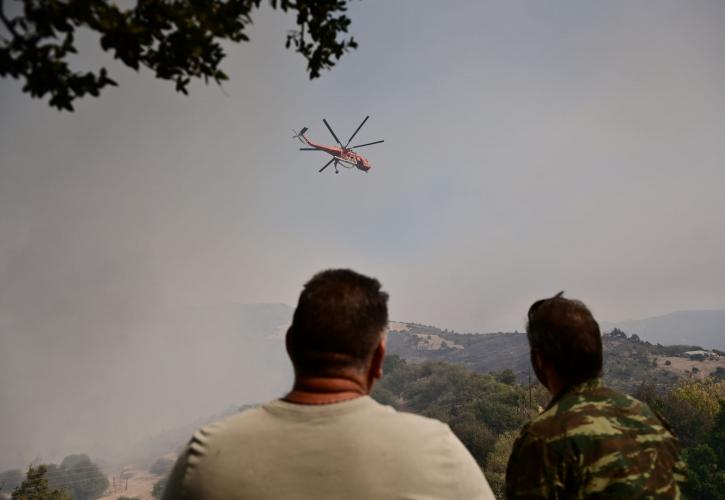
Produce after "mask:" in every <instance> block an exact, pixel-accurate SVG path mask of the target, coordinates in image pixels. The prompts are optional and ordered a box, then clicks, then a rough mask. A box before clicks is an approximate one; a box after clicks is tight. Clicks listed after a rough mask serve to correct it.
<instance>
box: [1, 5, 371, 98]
mask: <svg viewBox="0 0 725 500" xmlns="http://www.w3.org/2000/svg"><path fill="white" fill-rule="evenodd" d="M16 1H17V3H22V7H23V13H22V15H19V16H16V17H8V14H7V13H6V11H5V9H4V0H0V22H1V23H2V26H4V28H5V30H6V31H7V33H6V36H2V34H1V33H0V76H11V77H13V78H18V79H24V80H25V85H24V86H23V91H24V92H27V93H29V94H30V95H31V96H32V97H43V96H45V95H46V94H49V95H50V105H51V106H53V107H56V108H58V109H59V110H68V111H72V110H73V105H72V103H73V101H74V100H75V99H77V98H79V97H83V96H85V95H87V94H90V95H92V96H95V97H97V96H98V95H99V94H100V91H101V90H102V89H103V88H105V87H106V86H108V85H116V82H115V81H114V80H112V79H111V78H110V77H109V76H108V73H107V70H106V69H105V68H103V67H102V68H100V69H99V70H98V71H96V72H86V73H81V72H76V71H74V70H72V69H71V68H70V67H69V65H68V57H69V55H70V54H74V53H76V52H77V49H76V45H75V33H76V30H77V29H79V28H87V29H89V30H91V31H94V32H96V33H98V34H100V43H101V47H102V48H103V50H105V51H110V52H111V53H112V54H113V56H114V58H116V59H119V60H120V61H121V62H123V64H125V65H126V66H129V67H131V68H133V69H135V70H138V69H139V68H140V67H141V66H145V67H147V68H148V69H150V70H152V71H153V72H154V73H155V75H156V77H157V78H161V79H164V80H171V81H173V82H174V84H175V87H176V90H177V91H179V92H182V93H184V94H186V93H187V92H188V91H187V86H188V84H189V83H190V81H191V79H192V78H201V79H203V80H204V81H205V82H208V81H209V80H210V79H211V80H214V81H215V82H216V83H218V84H219V83H221V82H222V81H223V80H227V79H228V77H227V75H226V73H224V71H223V70H222V69H221V68H220V64H221V61H222V60H223V59H224V57H225V53H224V50H223V48H222V45H221V42H223V41H231V42H242V41H248V40H249V38H248V36H247V35H246V33H245V30H246V27H247V26H248V25H249V24H250V23H251V22H252V19H251V13H252V11H253V10H254V9H256V8H259V6H260V5H261V3H262V0H227V1H223V0H209V1H198V0H144V1H140V2H138V3H136V5H135V7H132V8H129V9H123V8H121V7H119V6H118V5H117V3H116V2H112V1H109V0H65V1H63V0H46V1H42V2H38V1H35V0H16ZM348 2H349V0H296V1H293V0H270V2H269V3H270V5H271V7H272V8H274V9H277V8H279V9H281V10H282V11H285V12H286V11H294V12H296V23H297V27H296V29H293V30H290V31H289V32H288V34H287V41H286V47H287V48H289V47H294V49H295V50H296V51H297V52H299V53H300V54H302V55H303V56H304V57H305V59H306V60H307V69H308V72H309V75H310V78H317V77H319V76H320V71H321V70H322V69H329V68H331V67H333V66H334V65H335V60H338V59H340V57H341V56H342V55H343V54H344V53H345V52H346V51H347V50H349V49H353V48H355V47H357V43H356V42H355V40H354V39H353V37H350V38H342V39H341V40H339V39H338V35H340V34H344V33H347V30H348V27H349V25H350V19H349V18H348V17H347V16H346V15H345V12H346V11H347V5H348Z"/></svg>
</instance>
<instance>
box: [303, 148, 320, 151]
mask: <svg viewBox="0 0 725 500" xmlns="http://www.w3.org/2000/svg"><path fill="white" fill-rule="evenodd" d="M300 151H319V149H317V148H300Z"/></svg>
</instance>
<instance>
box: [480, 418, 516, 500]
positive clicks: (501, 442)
mask: <svg viewBox="0 0 725 500" xmlns="http://www.w3.org/2000/svg"><path fill="white" fill-rule="evenodd" d="M517 436H518V433H517V432H515V431H509V432H505V433H503V434H501V436H500V437H499V438H498V441H496V444H494V446H493V451H492V452H491V453H490V454H489V455H488V459H487V460H486V467H485V468H484V469H485V471H486V479H488V483H489V485H491V489H492V490H493V492H494V494H495V495H496V498H504V497H505V496H506V491H505V490H506V466H507V465H508V461H509V456H511V450H512V449H513V447H514V441H516V437H517Z"/></svg>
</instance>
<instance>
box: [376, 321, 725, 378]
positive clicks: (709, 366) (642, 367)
mask: <svg viewBox="0 0 725 500" xmlns="http://www.w3.org/2000/svg"><path fill="white" fill-rule="evenodd" d="M390 328H391V331H390V334H389V336H388V351H389V352H390V353H391V354H397V355H398V356H400V357H401V358H403V359H406V360H408V361H413V362H421V361H444V362H447V363H455V364H459V365H463V366H465V367H467V368H469V369H471V370H473V371H476V372H479V373H488V372H499V371H502V370H506V369H510V370H512V371H513V372H514V373H515V374H516V378H517V380H518V381H519V382H521V383H526V382H527V381H528V378H529V376H531V378H532V380H533V379H535V375H534V374H533V369H531V363H530V361H529V347H528V342H527V340H526V334H524V333H518V332H514V333H488V334H460V333H455V332H451V331H448V330H441V329H439V328H436V327H434V326H427V325H419V324H415V323H391V325H390ZM603 344H604V378H605V380H606V381H607V382H608V383H609V384H610V385H612V386H614V387H617V388H619V389H621V390H624V391H627V392H632V391H634V390H636V388H637V387H638V386H640V385H641V384H642V383H643V382H646V383H648V384H651V385H654V386H659V387H666V386H669V385H672V384H674V383H675V382H676V380H677V378H678V377H679V376H681V375H683V374H686V373H694V374H696V375H697V376H706V375H710V374H714V373H715V371H716V370H718V368H719V369H720V370H721V371H720V372H718V373H723V371H725V357H720V356H719V355H717V354H715V353H713V354H712V355H713V357H714V358H718V359H716V360H713V359H699V357H695V358H691V357H690V356H688V355H687V354H685V353H687V352H689V351H697V350H699V349H700V347H699V346H697V345H669V346H663V345H658V344H652V343H650V342H647V341H644V340H641V339H640V338H639V337H638V336H637V335H627V334H626V333H624V332H621V331H615V332H614V334H612V335H604V336H603Z"/></svg>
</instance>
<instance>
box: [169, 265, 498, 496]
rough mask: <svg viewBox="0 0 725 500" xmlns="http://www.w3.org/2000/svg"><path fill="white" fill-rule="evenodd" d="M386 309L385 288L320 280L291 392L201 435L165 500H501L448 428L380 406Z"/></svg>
mask: <svg viewBox="0 0 725 500" xmlns="http://www.w3.org/2000/svg"><path fill="white" fill-rule="evenodd" d="M387 300H388V296H387V294H386V293H385V292H383V291H381V289H380V283H379V282H378V281H377V280H376V279H373V278H368V277H366V276H363V275H361V274H358V273H355V272H353V271H350V270H345V269H339V270H329V271H323V272H321V273H319V274H317V275H316V276H315V277H313V278H312V279H311V280H310V281H309V282H308V283H307V284H306V285H305V287H304V290H303V291H302V293H301V294H300V298H299V303H298V305H297V309H296V310H295V313H294V317H293V319H292V325H291V326H290V327H289V330H288V331H287V338H286V342H287V352H288V353H289V356H290V359H291V360H292V364H293V366H294V371H295V382H294V386H293V388H292V390H291V391H290V392H289V393H288V394H287V395H286V396H285V397H284V398H282V399H279V400H275V401H272V402H270V403H267V404H265V405H262V406H261V407H259V408H255V409H252V410H247V411H245V412H242V413H240V414H239V415H236V416H234V417H232V418H230V419H227V420H225V421H223V422H219V423H216V424H212V425H210V426H208V427H205V428H203V429H201V430H200V431H198V432H197V433H196V434H194V436H193V437H192V439H191V442H190V443H189V445H188V446H187V448H186V450H185V451H184V452H183V453H182V454H181V456H180V457H179V459H178V461H177V463H176V466H175V467H174V470H173V471H172V474H171V477H170V479H169V484H168V486H167V489H166V492H165V494H164V498H166V499H176V498H182V499H209V500H214V499H245V500H246V499H254V500H272V499H274V500H284V499H295V500H307V499H310V500H312V499H314V500H327V499H345V500H373V499H375V500H378V499H383V500H385V499H391V500H392V499H404V498H407V499H411V500H412V499H421V500H422V499H441V500H447V499H459V500H475V499H481V500H483V499H486V500H488V499H491V500H492V499H493V498H494V497H493V494H492V492H491V489H490V488H489V486H488V483H487V482H486V479H485V478H484V476H483V473H482V472H481V469H480V468H479V467H478V465H477V464H476V462H475V460H474V459H473V457H472V456H471V455H470V454H469V453H468V451H467V450H466V448H465V447H464V446H463V444H462V443H461V442H460V441H459V440H458V439H457V438H456V437H455V435H454V434H453V433H452V432H451V430H450V429H449V428H448V426H447V425H445V424H443V423H441V422H438V421H437V420H432V419H428V418H424V417H420V416H416V415H411V414H407V413H400V412H397V411H395V410H394V409H393V408H391V407H389V406H383V405H381V404H379V403H377V402H375V401H374V400H373V399H372V398H370V396H369V394H370V391H371V389H372V386H373V384H374V383H375V381H376V380H377V379H378V378H380V377H381V376H382V366H383V357H384V356H385V341H386V328H387V322H388V308H387Z"/></svg>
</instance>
